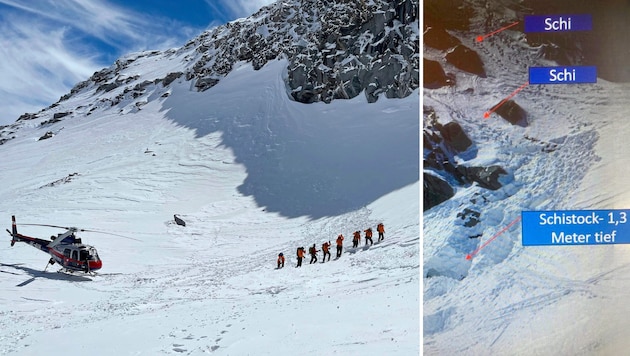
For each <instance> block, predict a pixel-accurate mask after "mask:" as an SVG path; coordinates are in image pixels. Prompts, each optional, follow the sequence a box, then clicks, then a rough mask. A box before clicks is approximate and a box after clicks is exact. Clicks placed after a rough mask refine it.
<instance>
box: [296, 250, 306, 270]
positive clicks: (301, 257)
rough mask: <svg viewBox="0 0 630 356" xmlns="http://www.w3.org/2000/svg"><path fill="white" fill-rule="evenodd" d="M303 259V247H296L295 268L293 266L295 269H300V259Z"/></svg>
mask: <svg viewBox="0 0 630 356" xmlns="http://www.w3.org/2000/svg"><path fill="white" fill-rule="evenodd" d="M303 258H304V247H298V248H297V261H298V262H297V266H295V268H297V267H302V259H303Z"/></svg>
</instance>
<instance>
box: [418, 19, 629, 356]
mask: <svg viewBox="0 0 630 356" xmlns="http://www.w3.org/2000/svg"><path fill="white" fill-rule="evenodd" d="M477 20H479V19H476V22H475V23H474V24H473V28H475V26H478V28H479V33H483V25H482V21H481V20H479V21H477ZM459 38H460V39H461V40H462V42H464V44H465V45H467V46H469V47H471V48H475V50H476V51H477V52H479V54H480V56H481V58H482V60H483V61H484V65H485V69H486V72H487V73H488V78H486V79H480V78H478V77H476V76H474V75H472V74H466V73H462V72H459V73H458V75H457V82H458V84H457V86H455V87H445V88H440V89H437V90H426V91H425V92H424V101H423V105H426V106H431V107H433V108H434V109H435V110H436V112H437V114H438V116H439V118H440V121H441V122H443V123H446V122H448V121H452V120H454V121H457V122H459V123H460V124H461V125H462V127H463V128H464V130H465V131H466V132H467V134H468V135H469V136H470V138H471V139H472V140H473V142H474V143H475V145H474V147H472V148H471V149H470V150H469V151H468V152H466V153H464V154H462V155H461V157H458V159H459V160H460V162H461V163H463V164H465V165H469V166H475V165H479V166H482V165H483V166H489V165H493V164H497V165H500V166H502V167H504V168H505V169H506V171H507V172H508V173H509V174H508V175H507V176H504V177H503V179H502V182H503V187H502V188H501V189H499V190H497V191H489V190H486V189H482V188H479V187H475V186H473V187H467V188H464V187H460V188H458V189H457V190H456V194H455V196H454V197H453V198H452V199H451V200H449V201H447V202H445V203H443V204H441V205H439V206H437V207H434V208H433V209H431V210H429V211H426V212H425V213H424V215H423V225H424V227H423V257H424V260H423V272H424V275H425V276H424V278H423V284H424V288H423V289H424V300H423V316H424V317H423V322H424V329H423V339H424V340H423V344H424V352H425V354H427V355H625V354H628V347H629V346H630V339H629V338H628V337H627V335H628V332H627V331H628V327H630V317H629V316H630V304H629V303H628V298H627V296H628V291H630V277H629V273H630V247H628V246H627V245H608V246H601V245H600V246H594V245H589V246H541V247H538V246H537V247H523V246H522V244H521V225H520V223H518V224H516V225H514V226H513V227H512V228H510V229H509V230H507V231H506V232H505V233H503V234H502V235H500V236H499V237H497V238H496V239H495V240H494V241H492V242H491V243H490V244H488V245H487V246H486V247H484V248H483V249H482V250H481V251H480V252H479V253H478V254H477V255H476V256H475V257H474V258H473V259H472V261H468V260H466V255H467V254H468V253H471V252H473V251H474V250H475V249H477V248H478V247H480V246H481V245H482V244H484V243H485V242H487V241H488V240H489V239H490V238H491V237H492V236H493V235H495V234H496V233H497V232H499V231H500V230H502V229H503V228H504V227H506V226H507V225H508V224H510V223H511V222H512V221H514V219H516V218H518V216H519V215H520V213H521V211H523V210H571V209H628V207H629V204H630V190H628V177H629V175H630V165H628V164H627V156H628V151H629V142H630V141H629V140H628V133H629V132H630V124H629V123H630V121H629V120H628V116H629V114H630V109H629V107H628V100H627V99H628V90H629V89H630V85H628V84H616V83H610V82H606V81H604V80H601V79H600V80H598V83H597V84H585V85H547V86H543V85H536V86H534V85H530V86H529V87H527V88H526V89H524V90H523V91H521V92H520V93H518V95H517V96H516V97H515V98H514V100H515V101H516V102H517V103H518V104H519V105H521V106H522V107H523V108H524V109H525V110H526V111H527V116H528V121H529V125H528V127H521V126H515V125H511V124H510V123H508V122H507V121H505V120H503V119H502V118H500V117H499V116H498V115H496V114H494V115H492V116H491V117H490V118H489V119H488V120H484V119H483V113H484V112H486V111H487V110H488V109H490V108H491V107H492V106H493V105H495V104H496V103H498V102H499V101H501V100H502V99H503V98H504V97H506V96H507V95H509V94H510V93H511V92H512V91H514V90H515V89H516V88H518V87H519V86H521V85H522V84H523V83H525V82H526V81H527V80H528V79H527V67H528V66H552V65H555V64H554V63H549V62H545V61H543V60H541V59H540V58H539V57H538V55H537V49H536V48H531V47H529V46H528V45H527V44H526V43H525V40H524V38H523V35H522V34H519V33H517V32H514V31H505V32H503V33H501V34H499V35H497V36H496V37H494V38H492V39H491V40H486V41H484V42H482V43H481V44H475V43H473V41H474V36H468V35H466V36H459ZM425 55H429V56H431V55H432V54H431V51H430V50H429V51H427V52H425ZM445 70H446V71H456V69H454V68H453V67H447V68H445ZM464 208H470V209H473V210H476V211H479V212H481V215H480V220H481V222H480V224H478V225H476V226H474V227H472V228H467V227H465V226H464V225H463V222H462V220H461V219H460V218H458V217H457V214H458V213H460V212H462V211H463V210H464ZM480 233H483V236H482V237H481V238H469V236H474V235H477V234H480ZM427 275H429V277H428V278H427Z"/></svg>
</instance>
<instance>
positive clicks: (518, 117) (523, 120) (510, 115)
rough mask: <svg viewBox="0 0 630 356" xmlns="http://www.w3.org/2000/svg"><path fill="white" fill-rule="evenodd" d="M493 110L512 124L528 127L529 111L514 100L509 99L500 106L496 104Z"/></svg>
mask: <svg viewBox="0 0 630 356" xmlns="http://www.w3.org/2000/svg"><path fill="white" fill-rule="evenodd" d="M497 105H499V104H497ZM492 110H494V111H495V112H496V113H497V114H499V116H501V117H502V118H504V119H505V120H506V121H508V122H509V123H510V124H512V125H518V126H521V127H527V113H526V112H525V110H524V109H523V108H522V107H521V106H520V105H518V104H517V103H516V102H515V101H514V100H508V101H506V102H505V103H503V104H502V105H501V106H499V107H498V108H497V106H496V105H495V106H494V107H493V108H492Z"/></svg>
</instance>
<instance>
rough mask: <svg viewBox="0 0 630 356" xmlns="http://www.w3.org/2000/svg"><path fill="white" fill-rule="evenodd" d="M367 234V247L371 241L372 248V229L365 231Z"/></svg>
mask: <svg viewBox="0 0 630 356" xmlns="http://www.w3.org/2000/svg"><path fill="white" fill-rule="evenodd" d="M364 232H365V246H367V244H368V241H370V246H372V244H373V242H372V228H371V227H368V229H367V230H364Z"/></svg>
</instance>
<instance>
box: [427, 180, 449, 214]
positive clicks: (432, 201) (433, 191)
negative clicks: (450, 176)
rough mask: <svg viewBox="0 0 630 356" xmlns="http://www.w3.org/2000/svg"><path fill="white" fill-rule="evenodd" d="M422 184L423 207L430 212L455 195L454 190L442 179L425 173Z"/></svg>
mask: <svg viewBox="0 0 630 356" xmlns="http://www.w3.org/2000/svg"><path fill="white" fill-rule="evenodd" d="M423 177H424V179H423V182H422V187H423V191H422V195H423V207H422V210H428V209H431V208H432V207H434V206H436V205H438V204H440V203H442V202H444V201H446V200H448V199H450V198H451V197H452V196H453V195H454V194H455V193H454V191H453V188H452V187H451V186H450V185H449V184H448V183H447V182H446V181H444V180H443V179H442V178H438V177H436V176H434V175H431V174H427V173H424V174H423Z"/></svg>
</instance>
